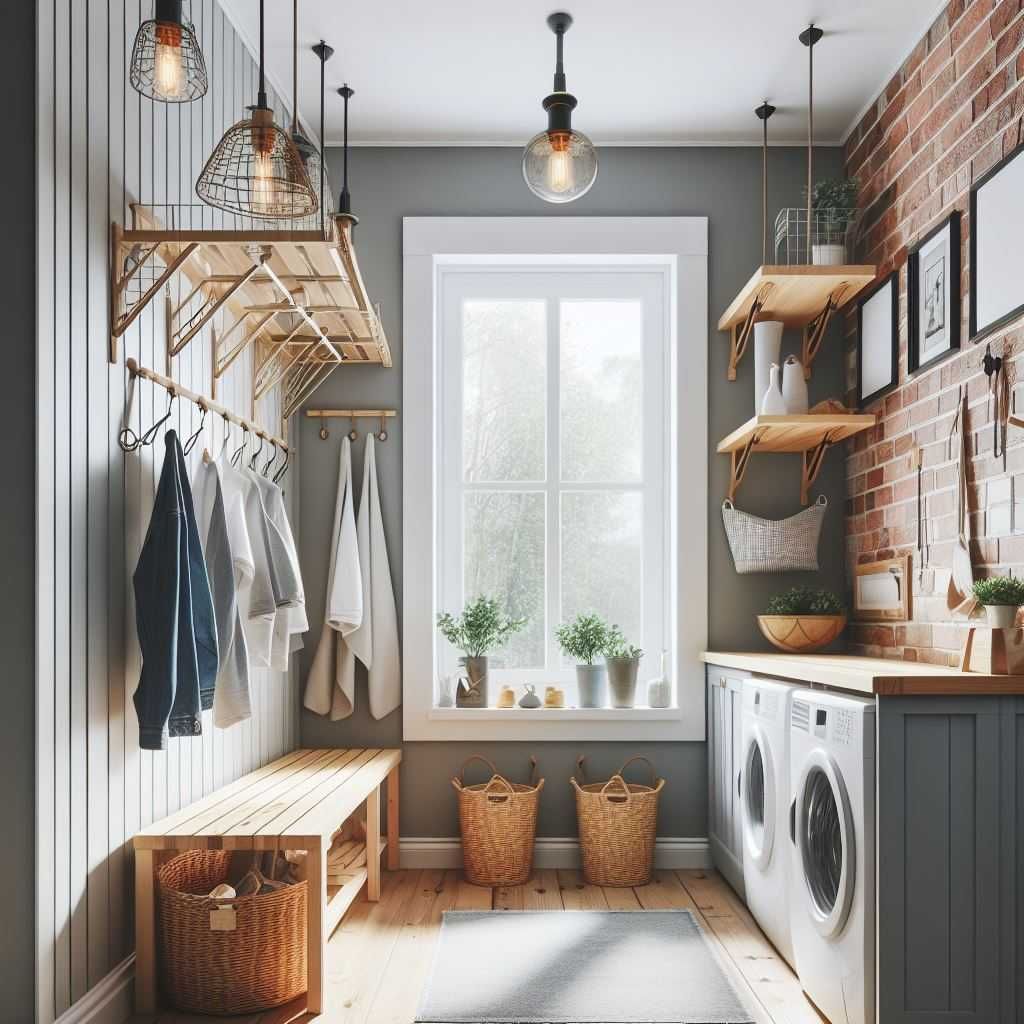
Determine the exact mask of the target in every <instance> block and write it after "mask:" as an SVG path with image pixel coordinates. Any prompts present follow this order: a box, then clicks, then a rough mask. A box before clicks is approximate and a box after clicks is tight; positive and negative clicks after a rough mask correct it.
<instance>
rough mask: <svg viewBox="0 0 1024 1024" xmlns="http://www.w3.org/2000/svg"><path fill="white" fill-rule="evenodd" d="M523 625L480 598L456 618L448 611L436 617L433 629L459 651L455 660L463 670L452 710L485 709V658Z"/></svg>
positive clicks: (523, 622)
mask: <svg viewBox="0 0 1024 1024" xmlns="http://www.w3.org/2000/svg"><path fill="white" fill-rule="evenodd" d="M525 625H526V619H517V618H514V617H512V616H510V615H507V614H506V613H505V612H504V611H502V609H501V606H500V605H499V604H498V602H497V601H495V600H494V598H491V597H485V596H483V595H481V596H480V597H478V598H476V599H475V600H474V601H471V602H470V603H469V604H467V605H466V607H465V608H464V609H463V610H462V614H461V615H459V616H458V617H455V616H453V615H451V614H449V613H448V612H442V613H441V614H440V615H438V617H437V628H438V629H439V630H440V631H441V635H442V636H443V637H444V638H445V640H447V641H448V643H450V644H451V645H452V646H453V647H457V648H458V649H459V650H460V651H462V654H463V657H461V658H460V659H459V661H460V663H461V664H462V665H463V666H464V667H465V669H466V675H465V676H464V677H463V678H461V679H460V680H459V682H458V687H457V689H456V692H455V705H456V707H460V708H485V707H487V706H488V705H487V655H488V653H489V652H490V651H493V650H495V649H497V648H499V647H503V646H504V645H505V644H506V643H507V642H508V640H509V638H510V637H511V636H512V635H513V634H515V633H518V632H519V630H521V629H522V628H523V626H525Z"/></svg>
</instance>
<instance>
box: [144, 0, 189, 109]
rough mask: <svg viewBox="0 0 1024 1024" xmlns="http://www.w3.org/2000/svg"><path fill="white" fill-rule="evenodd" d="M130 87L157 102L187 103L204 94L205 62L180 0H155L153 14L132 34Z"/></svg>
mask: <svg viewBox="0 0 1024 1024" xmlns="http://www.w3.org/2000/svg"><path fill="white" fill-rule="evenodd" d="M128 79H129V81H130V82H131V83H132V88H133V89H135V90H136V91H137V92H140V93H141V94H142V95H143V96H148V97H149V98H150V99H151V100H159V101H160V102H161V103H191V102H192V100H197V99H199V98H200V97H201V96H205V95H206V89H207V86H208V81H207V77H206V62H205V61H204V60H203V51H202V50H201V49H200V47H199V40H198V39H197V38H196V33H195V29H194V27H193V26H192V24H191V23H190V22H186V21H185V20H184V17H183V15H182V0H155V6H154V10H153V17H152V18H151V19H150V20H149V21H144V22H143V23H142V24H141V25H140V26H139V31H138V32H137V33H136V34H135V45H134V46H133V47H132V61H131V67H130V70H129V73H128Z"/></svg>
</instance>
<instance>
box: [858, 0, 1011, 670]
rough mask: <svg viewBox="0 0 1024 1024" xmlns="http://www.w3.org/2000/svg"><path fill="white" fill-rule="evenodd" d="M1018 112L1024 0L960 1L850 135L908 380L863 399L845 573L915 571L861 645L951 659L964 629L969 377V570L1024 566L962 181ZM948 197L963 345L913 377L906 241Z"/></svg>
mask: <svg viewBox="0 0 1024 1024" xmlns="http://www.w3.org/2000/svg"><path fill="white" fill-rule="evenodd" d="M1022 114H1024V8H1022V2H1021V0H952V2H950V3H949V4H948V6H947V8H946V10H945V12H944V13H942V14H941V15H940V16H939V17H938V18H937V19H936V21H935V23H934V24H933V25H932V27H931V29H930V30H929V31H928V33H927V34H926V35H925V36H924V38H923V39H922V40H921V41H920V42H919V43H918V44H917V46H915V47H914V50H913V52H912V53H911V54H910V55H909V56H908V57H907V59H906V61H905V62H904V64H903V66H902V67H901V68H900V70H899V71H898V72H897V73H896V74H895V75H894V76H893V78H892V80H891V81H890V82H889V84H888V85H887V86H886V88H885V90H884V91H883V92H882V94H881V95H880V96H879V97H878V99H877V100H876V102H875V103H874V104H872V106H871V108H870V110H869V111H868V112H867V113H866V114H865V115H864V117H863V118H862V119H861V122H860V124H859V125H858V126H857V127H856V128H855V129H854V131H853V133H852V134H851V135H850V138H849V139H848V140H847V142H846V147H845V157H846V169H847V173H848V174H849V175H850V176H851V177H855V178H857V180H858V181H859V182H860V186H861V208H862V209H863V210H864V211H865V215H864V242H863V251H862V253H861V256H862V258H863V259H864V260H865V261H866V262H871V263H877V264H878V267H879V274H880V275H881V274H885V273H888V272H889V271H890V270H892V269H894V268H895V269H898V270H899V275H900V367H899V374H900V376H899V379H900V386H899V388H898V389H896V390H895V391H892V392H890V393H889V394H888V395H887V396H885V397H883V398H882V399H880V400H879V401H878V402H876V403H874V405H873V406H871V407H869V408H870V409H871V410H872V411H877V412H878V413H879V423H878V426H877V427H875V428H874V430H872V431H868V432H866V433H865V434H862V435H860V436H859V437H858V438H856V439H855V440H854V441H851V442H850V443H849V451H848V453H847V459H846V471H847V480H848V484H847V508H846V536H847V562H848V568H849V569H850V570H851V572H852V567H853V566H854V565H855V564H857V563H863V562H869V561H873V560H875V559H878V558H888V557H892V556H893V555H894V554H904V553H909V554H910V555H911V556H912V567H913V578H914V579H913V611H912V621H911V622H908V623H906V624H900V625H885V626H875V625H854V626H852V628H851V630H850V634H849V639H850V643H851V650H852V652H854V653H859V654H871V655H884V656H886V657H895V658H904V659H907V660H910V661H930V662H938V663H942V664H946V663H955V659H956V658H957V656H958V654H959V650H960V646H961V642H962V638H963V631H964V629H965V628H966V627H965V625H964V623H963V621H962V620H960V621H957V620H955V619H954V617H953V616H952V614H951V613H950V612H949V611H948V609H947V603H946V587H947V583H948V579H949V565H950V558H951V553H952V547H953V540H954V538H955V537H956V533H957V526H956V507H955V504H956V478H955V475H954V473H955V467H954V465H953V463H952V461H951V452H950V449H949V445H948V441H947V439H948V435H949V431H950V427H951V424H952V419H953V413H954V410H955V409H956V406H957V401H958V396H959V389H960V387H961V386H962V387H965V388H966V389H967V394H968V401H969V415H968V421H967V429H968V444H969V452H970V461H969V466H968V480H969V483H970V486H969V507H970V509H971V521H972V526H973V535H974V537H975V540H974V542H973V544H972V548H973V551H972V554H973V559H974V565H975V575H976V576H978V575H985V574H995V573H1012V574H1013V575H1021V574H1024V431H1021V430H1019V429H1017V430H1015V429H1014V428H1012V427H1011V428H1010V436H1009V445H1010V448H1009V452H1008V457H1007V460H1006V466H1005V469H1004V464H1003V459H1001V458H999V459H997V458H995V457H994V456H993V453H992V444H993V439H992V410H991V403H990V401H989V393H988V381H987V378H986V377H985V376H984V374H983V373H982V369H981V360H982V357H983V355H984V350H985V345H984V343H983V344H981V345H972V344H971V343H970V340H969V338H968V313H969V309H968V303H969V296H968V259H969V236H970V231H971V224H970V219H969V215H968V214H969V211H968V205H969V204H968V199H969V189H970V186H971V182H972V181H974V180H976V179H977V178H978V177H980V176H981V175H983V174H984V173H985V171H986V170H988V169H989V168H990V167H991V166H992V165H993V164H995V163H996V162H997V161H998V160H999V159H1000V158H1001V157H1002V156H1003V155H1004V154H1005V153H1008V152H1009V151H1010V150H1012V149H1013V148H1014V147H1015V146H1016V145H1017V144H1018V142H1019V141H1021V138H1020V130H1021V129H1020V121H1021V117H1022ZM954 209H956V210H959V211H960V212H961V215H962V221H961V232H962V254H961V256H962V265H963V279H962V281H961V294H962V313H963V324H962V327H961V351H960V353H959V354H957V355H954V356H952V357H950V358H949V359H948V360H946V361H945V362H944V363H942V364H940V365H939V366H937V367H935V368H934V369H932V370H930V371H927V372H925V373H922V374H920V375H919V376H917V377H915V378H913V379H909V378H908V375H907V274H906V262H907V248H908V246H913V245H914V243H915V242H916V241H917V240H918V239H919V238H920V237H921V236H922V235H924V234H925V233H926V232H927V231H928V230H929V229H930V228H931V227H933V226H935V225H936V224H938V223H939V222H940V221H942V220H943V219H944V218H945V216H946V215H947V214H948V213H949V212H950V211H951V210H954ZM1022 242H1024V239H1022ZM1008 256H1009V254H1008ZM1022 284H1024V272H1022ZM1022 328H1024V324H1022V322H1020V321H1018V322H1015V323H1013V324H1010V325H1009V327H1008V328H1007V329H1004V330H1002V331H1000V332H999V333H996V334H992V335H990V336H988V337H987V338H986V339H985V341H986V342H989V343H991V345H992V350H993V353H994V354H996V355H1003V356H1005V357H1006V358H1007V365H1008V368H1009V380H1010V384H1011V388H1013V390H1014V403H1015V408H1016V409H1024V401H1022V399H1024V393H1022V394H1021V395H1017V394H1016V392H1017V390H1018V389H1017V388H1015V387H1014V384H1015V383H1016V381H1017V380H1021V381H1024V329H1022ZM855 332H856V318H855V316H852V315H851V316H850V317H849V318H848V320H847V341H846V344H847V371H848V376H847V380H848V386H849V388H850V393H849V394H848V396H847V399H848V401H849V402H850V403H851V404H854V403H855V397H854V390H853V389H854V381H855V379H856V378H855V352H854V344H855V340H856V335H855ZM1021 387H1022V388H1024V384H1022V385H1021ZM915 446H920V447H921V450H922V454H923V467H924V469H923V474H922V485H923V492H924V494H925V495H926V507H927V518H928V528H929V531H930V537H931V540H932V543H931V545H930V552H929V554H930V558H929V559H928V565H927V566H925V567H922V566H919V565H918V564H917V563H918V558H917V551H916V547H917V474H916V471H915V468H914V460H913V451H914V448H915ZM1014 502H1016V503H1018V504H1017V505H1016V506H1015V504H1014ZM1014 513H1016V514H1014ZM922 568H923V571H919V570H922Z"/></svg>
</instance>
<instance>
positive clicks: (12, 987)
mask: <svg viewBox="0 0 1024 1024" xmlns="http://www.w3.org/2000/svg"><path fill="white" fill-rule="evenodd" d="M35 12H36V8H35V4H17V5H15V6H14V7H12V8H11V9H10V10H9V11H7V12H6V23H5V32H6V35H7V38H8V40H9V42H10V44H11V45H8V46H7V47H6V53H5V56H4V60H3V62H2V63H0V68H2V70H0V92H2V94H3V95H4V96H6V97H8V102H7V120H8V127H9V130H10V131H11V132H13V135H12V138H17V139H20V140H21V141H22V144H21V145H18V146H14V147H12V149H11V151H10V152H9V153H8V154H7V155H6V157H5V159H4V162H3V194H4V195H5V196H10V197H17V198H16V202H17V208H18V209H19V210H21V211H24V215H23V216H8V217H5V219H4V232H5V236H6V237H5V241H6V244H5V245H4V247H3V249H2V250H0V274H2V275H3V280H4V281H5V282H6V287H7V305H6V308H5V314H4V316H5V320H6V328H7V344H6V345H5V346H4V372H3V374H2V375H0V404H2V406H3V409H4V414H5V416H6V418H7V424H8V429H9V430H11V431H12V432H13V433H12V435H11V436H12V443H11V444H9V445H8V446H7V455H6V458H5V463H6V465H5V467H4V479H5V487H6V488H7V493H8V494H10V495H12V496H13V497H14V500H13V501H8V502H5V503H4V518H3V530H2V531H0V534H2V536H3V542H2V550H0V560H2V564H3V566H4V583H5V586H4V592H5V594H6V595H7V600H5V601H4V602H3V615H2V616H0V621H2V622H3V632H2V634H0V643H2V645H3V652H4V678H5V681H6V683H7V685H6V686H5V687H4V691H5V693H4V713H3V715H0V750H2V751H3V757H4V761H3V771H0V806H2V807H3V808H4V813H5V815H6V817H7V819H8V821H10V822H11V823H16V824H14V827H12V828H8V829H7V833H6V835H5V836H4V840H3V842H2V843H0V873H2V875H3V877H4V878H7V879H9V880H10V882H11V884H10V885H8V886H7V892H6V893H5V899H4V902H5V907H4V915H3V916H4V920H5V921H8V922H10V923H11V925H13V927H7V928H4V929H2V930H0V1019H3V1020H25V1019H27V1017H28V1015H30V1014H31V1012H32V1011H31V1007H32V1006H33V1005H34V999H35V997H34V981H35V942H34V938H33V922H34V921H35V904H34V897H35V877H36V865H35V843H34V839H33V837H34V835H35V826H34V819H35V763H36V761H35V703H36V693H35V687H34V686H33V685H32V680H34V679H35V600H34V597H33V595H34V594H35V550H36V548H35V498H34V495H35V461H36V446H35V444H34V438H35V431H34V430H33V424H34V423H35V415H36V410H35V386H34V382H35V362H36V349H35V343H34V341H35V336H36V292H35V269H36V258H35V253H36V241H35V219H34V213H33V214H30V212H29V211H34V210H35V195H36V187H35V176H36V166H35V147H34V145H32V144H31V143H32V140H34V138H35V114H36V112H35V95H36V66H35V46H34V45H33V40H34V38H35V19H36V14H35ZM15 439H16V440H15Z"/></svg>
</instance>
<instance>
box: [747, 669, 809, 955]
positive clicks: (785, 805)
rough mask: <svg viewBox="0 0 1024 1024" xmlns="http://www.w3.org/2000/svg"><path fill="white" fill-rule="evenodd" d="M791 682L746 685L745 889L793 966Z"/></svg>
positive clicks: (767, 930) (755, 911)
mask: <svg viewBox="0 0 1024 1024" xmlns="http://www.w3.org/2000/svg"><path fill="white" fill-rule="evenodd" d="M795 690H796V687H795V686H794V685H792V684H791V683H781V682H776V681H775V680H774V679H745V680H744V681H743V734H742V735H743V740H742V743H743V755H742V756H743V760H742V769H743V771H742V775H741V800H740V804H741V808H742V811H741V814H742V821H743V885H744V887H745V889H746V894H747V906H748V907H749V908H750V912H751V913H752V914H753V915H754V917H755V918H756V920H757V923H758V924H759V925H760V926H761V930H762V931H763V932H764V933H765V935H767V936H768V938H769V939H770V940H771V942H772V945H774V946H775V948H776V949H777V950H778V951H779V952H780V953H781V954H782V956H783V957H784V958H785V959H786V962H787V963H789V964H790V966H792V965H793V940H792V937H791V935H790V928H789V873H790V853H789V804H790V800H791V796H790V789H789V700H790V695H791V694H792V693H793V692H794V691H795Z"/></svg>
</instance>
